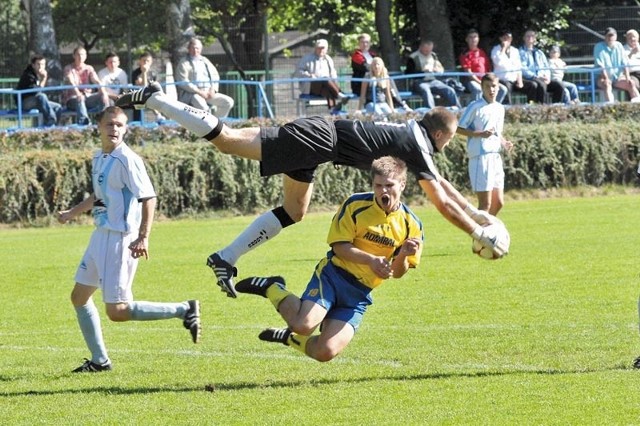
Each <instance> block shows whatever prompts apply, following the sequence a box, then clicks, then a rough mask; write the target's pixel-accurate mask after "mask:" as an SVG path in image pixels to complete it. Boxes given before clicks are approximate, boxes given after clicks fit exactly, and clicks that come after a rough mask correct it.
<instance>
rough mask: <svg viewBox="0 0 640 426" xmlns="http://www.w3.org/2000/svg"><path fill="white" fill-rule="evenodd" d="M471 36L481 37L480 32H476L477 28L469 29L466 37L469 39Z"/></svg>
mask: <svg viewBox="0 0 640 426" xmlns="http://www.w3.org/2000/svg"><path fill="white" fill-rule="evenodd" d="M471 34H478V35H480V33H479V32H478V30H476V29H475V28H469V29H468V30H467V34H466V35H465V37H469V36H470V35H471Z"/></svg>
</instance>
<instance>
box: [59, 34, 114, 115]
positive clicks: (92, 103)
mask: <svg viewBox="0 0 640 426" xmlns="http://www.w3.org/2000/svg"><path fill="white" fill-rule="evenodd" d="M86 60H87V51H86V49H85V48H84V47H81V46H78V47H76V48H75V49H74V50H73V64H69V65H67V66H66V67H64V72H63V74H64V80H65V83H66V84H68V85H70V86H73V88H71V89H68V90H66V91H65V92H64V93H63V97H62V99H63V103H64V105H65V106H66V107H67V109H70V110H74V111H75V112H76V116H77V122H78V124H80V125H89V124H91V120H90V119H89V112H88V110H90V109H91V110H97V109H100V110H101V109H103V108H105V107H106V106H108V105H109V94H108V93H107V91H106V90H105V88H104V87H99V88H98V89H97V90H94V89H93V88H90V87H82V86H84V85H89V84H101V83H100V78H99V77H98V74H97V73H96V70H95V69H94V68H93V67H92V66H91V65H87V64H86V63H85V61H86Z"/></svg>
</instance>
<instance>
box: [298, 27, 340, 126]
mask: <svg viewBox="0 0 640 426" xmlns="http://www.w3.org/2000/svg"><path fill="white" fill-rule="evenodd" d="M328 49H329V42H327V40H324V39H320V40H316V43H315V48H314V51H313V53H309V54H307V55H305V56H303V57H302V59H301V60H300V62H299V63H298V69H297V70H296V77H299V78H313V79H318V80H316V81H311V82H302V83H301V84H300V93H302V94H308V95H315V96H322V97H323V98H325V99H326V100H327V105H328V107H329V110H330V112H331V113H332V114H338V113H339V112H340V111H341V110H342V105H343V104H345V103H346V102H347V101H348V100H349V97H348V96H347V95H345V94H344V93H342V91H341V90H340V87H339V86H338V82H337V78H338V73H337V71H336V67H335V65H334V64H333V59H332V58H331V56H329V55H328V54H327V50H328Z"/></svg>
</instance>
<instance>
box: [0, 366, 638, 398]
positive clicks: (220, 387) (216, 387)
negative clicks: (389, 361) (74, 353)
mask: <svg viewBox="0 0 640 426" xmlns="http://www.w3.org/2000/svg"><path fill="white" fill-rule="evenodd" d="M626 370H633V368H632V367H631V366H626V365H618V366H613V367H610V368H601V369H581V370H556V369H541V370H509V371H477V372H467V373H464V372H460V373H432V374H412V375H399V376H379V377H361V378H355V379H349V380H341V379H319V380H315V379H310V380H298V381H267V382H264V383H252V382H244V383H243V382H238V383H230V384H215V383H210V384H206V385H201V386H189V387H173V386H165V387H145V388H124V387H120V386H98V387H93V388H91V387H88V388H80V389H60V390H29V391H22V392H0V398H10V397H15V396H43V395H64V394H80V393H102V394H105V395H135V394H153V393H164V392H168V393H170V392H176V393H177V392H211V393H215V392H219V391H238V390H247V389H249V390H252V389H269V388H274V389H277V388H295V387H299V386H308V385H316V386H317V385H334V384H337V383H367V382H377V381H402V382H404V381H413V380H440V379H450V378H482V377H500V376H509V375H528V374H535V375H548V376H554V375H570V374H588V373H600V372H605V371H626ZM100 374H101V375H108V374H110V373H100ZM0 380H7V378H6V377H1V378H0Z"/></svg>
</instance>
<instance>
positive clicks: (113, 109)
mask: <svg viewBox="0 0 640 426" xmlns="http://www.w3.org/2000/svg"><path fill="white" fill-rule="evenodd" d="M108 114H113V115H123V116H124V118H125V123H126V122H127V114H126V113H125V112H124V110H123V109H122V108H120V107H118V106H115V105H112V106H108V107H106V108H105V109H103V110H102V111H100V112H99V113H98V114H97V115H96V118H97V119H98V123H100V122H101V121H102V119H103V118H104V117H106V116H107V115H108Z"/></svg>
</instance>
